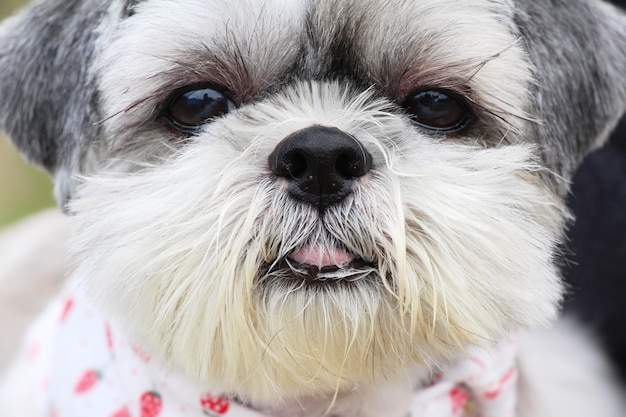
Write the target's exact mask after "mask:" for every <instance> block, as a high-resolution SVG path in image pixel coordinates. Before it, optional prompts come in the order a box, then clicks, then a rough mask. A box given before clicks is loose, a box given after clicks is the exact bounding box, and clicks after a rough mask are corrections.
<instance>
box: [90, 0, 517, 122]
mask: <svg viewBox="0 0 626 417" xmlns="http://www.w3.org/2000/svg"><path fill="white" fill-rule="evenodd" d="M511 13H512V12H511V9H510V7H509V4H508V3H507V2H505V1H493V0H474V1H472V2H458V1H454V0H421V1H414V0H403V1H400V0H399V1H394V2H389V1H386V0H367V1H363V0H265V1H261V2H260V1H257V0H241V1H238V2H232V1H225V0H209V1H201V0H184V1H163V0H146V1H143V2H141V3H139V4H138V5H137V6H136V8H135V13H134V14H133V15H132V16H131V17H129V18H127V19H126V21H124V22H123V23H122V28H121V30H120V32H119V33H118V34H117V40H116V41H115V42H113V43H112V45H111V46H110V47H109V48H108V51H107V53H105V54H104V56H103V58H102V59H101V60H100V63H99V67H100V71H99V72H101V73H103V74H104V79H105V82H104V88H103V90H105V91H106V95H110V96H111V97H113V98H114V99H115V102H116V104H117V105H118V107H117V108H116V109H109V111H115V110H121V109H122V108H123V107H119V105H126V106H127V105H130V104H132V102H133V100H135V101H136V100H141V99H144V98H145V97H149V96H154V95H155V91H157V90H158V89H159V88H161V89H169V91H171V88H172V87H183V86H185V85H189V84H193V83H203V82H209V83H214V84H216V85H220V86H223V87H225V88H227V89H228V90H229V91H231V92H233V93H234V95H237V96H250V97H254V96H255V95H256V94H258V93H259V92H261V91H263V90H264V89H265V88H269V87H272V86H276V85H281V84H284V83H285V82H287V81H288V80H290V79H311V80H326V79H350V80H351V81H352V82H354V83H357V84H360V85H363V86H365V87H368V86H371V85H375V86H377V87H378V88H379V90H381V91H382V92H383V93H384V94H385V95H386V96H387V97H390V98H392V99H400V100H401V99H402V97H404V96H405V95H406V94H407V93H409V92H410V91H412V90H415V89H417V88H420V87H423V86H438V87H447V88H450V89H452V90H455V89H461V90H462V89H466V90H472V91H473V92H474V93H475V94H476V97H475V98H476V99H477V100H480V97H481V96H482V97H484V98H485V100H486V101H494V97H493V96H494V95H499V97H497V98H496V99H495V101H500V102H502V103H509V104H510V105H511V106H512V109H511V111H513V108H516V109H522V108H523V107H524V105H523V97H522V96H523V95H524V94H525V90H526V88H525V87H526V83H527V81H528V79H529V76H528V73H529V72H528V65H527V63H526V61H525V60H524V59H523V53H522V52H521V50H520V49H519V45H518V42H517V40H518V35H517V34H516V33H515V25H514V24H513V23H512V17H511ZM122 51H123V53H122ZM485 63H488V65H485ZM108 80H110V82H109V81H108ZM125 80H126V81H125ZM155 87H156V88H155ZM460 92H461V93H465V92H466V91H465V90H462V91H460ZM487 96H490V97H491V98H489V97H487ZM120 97H126V98H128V101H127V100H123V102H120ZM245 98H246V97H243V100H242V101H245Z"/></svg>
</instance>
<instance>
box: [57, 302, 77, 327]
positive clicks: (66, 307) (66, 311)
mask: <svg viewBox="0 0 626 417" xmlns="http://www.w3.org/2000/svg"><path fill="white" fill-rule="evenodd" d="M72 307H74V300H73V299H71V298H68V299H67V300H65V304H63V310H61V317H60V318H59V321H60V322H61V323H65V321H66V320H67V316H69V315H70V311H72Z"/></svg>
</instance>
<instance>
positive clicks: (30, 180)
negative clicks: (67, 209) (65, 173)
mask: <svg viewBox="0 0 626 417" xmlns="http://www.w3.org/2000/svg"><path fill="white" fill-rule="evenodd" d="M26 3H28V0H0V20H1V19H4V18H5V17H7V16H10V15H11V14H13V13H15V11H16V10H17V9H18V8H20V7H22V6H23V5H25V4H26ZM0 100H2V97H0ZM53 204H54V199H53V197H52V184H51V182H50V180H49V179H48V176H47V175H46V174H45V173H44V172H42V171H41V170H38V169H36V168H32V167H30V166H28V164H27V163H26V162H25V161H24V160H23V159H22V158H21V157H20V156H19V154H18V153H17V152H16V151H15V149H14V148H13V147H12V146H11V144H10V143H9V142H8V141H7V140H6V138H4V137H2V136H0V228H1V227H3V226H5V225H7V224H9V223H11V222H14V221H16V220H18V219H20V218H22V217H24V216H26V215H28V214H30V213H32V212H34V211H37V210H40V209H42V208H43V207H48V206H51V205H53Z"/></svg>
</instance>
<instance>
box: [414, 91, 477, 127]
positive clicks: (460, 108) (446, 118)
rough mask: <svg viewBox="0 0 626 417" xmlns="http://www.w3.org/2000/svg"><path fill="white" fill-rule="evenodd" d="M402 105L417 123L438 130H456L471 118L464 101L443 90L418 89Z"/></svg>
mask: <svg viewBox="0 0 626 417" xmlns="http://www.w3.org/2000/svg"><path fill="white" fill-rule="evenodd" d="M403 107H404V108H405V110H406V111H407V112H408V113H409V114H410V115H411V117H412V118H413V120H415V122H416V123H417V124H418V125H420V126H422V127H425V128H427V129H430V130H435V131H438V132H445V133H449V132H458V131H459V130H462V129H463V128H465V127H466V126H467V125H468V123H469V122H470V121H471V120H472V114H471V112H470V111H469V110H468V107H467V105H466V103H465V102H464V101H463V100H462V99H461V98H459V97H458V96H456V95H455V94H453V93H450V92H448V91H444V90H421V91H418V92H417V93H414V94H412V95H410V96H409V97H408V98H407V99H406V100H405V101H404V103H403Z"/></svg>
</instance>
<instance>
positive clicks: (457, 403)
mask: <svg viewBox="0 0 626 417" xmlns="http://www.w3.org/2000/svg"><path fill="white" fill-rule="evenodd" d="M450 401H451V402H452V414H454V415H457V414H458V413H459V411H463V410H464V409H465V407H467V403H468V401H469V395H468V394H467V391H465V390H464V389H463V388H459V387H457V388H454V389H453V390H452V391H450Z"/></svg>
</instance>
